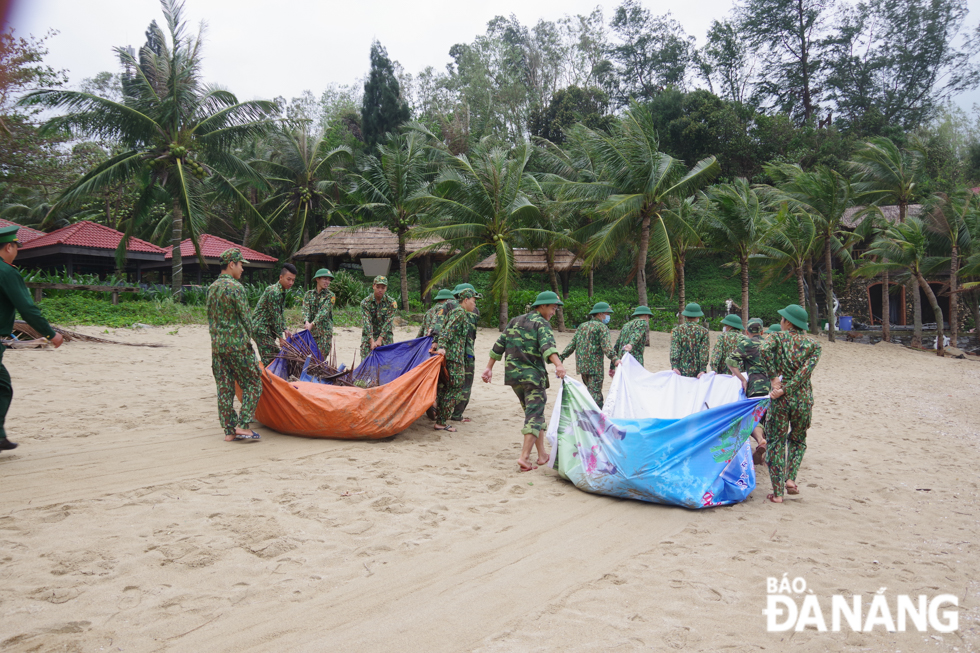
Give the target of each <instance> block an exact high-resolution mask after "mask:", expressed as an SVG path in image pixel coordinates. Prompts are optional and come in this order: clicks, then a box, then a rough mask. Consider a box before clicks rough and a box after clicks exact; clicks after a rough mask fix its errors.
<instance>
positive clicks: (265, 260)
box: [144, 234, 279, 285]
mask: <svg viewBox="0 0 980 653" xmlns="http://www.w3.org/2000/svg"><path fill="white" fill-rule="evenodd" d="M197 244H198V245H200V246H201V256H203V257H204V262H205V263H207V268H202V267H201V263H200V262H199V261H198V260H197V253H196V252H195V251H194V243H193V242H191V239H190V238H188V239H187V240H184V241H182V242H181V243H180V258H181V263H182V265H183V268H184V283H188V282H189V281H190V280H191V279H194V280H196V283H197V285H201V284H202V283H203V282H204V280H205V278H207V279H211V278H216V277H217V276H218V275H219V274H221V266H220V265H219V264H218V257H219V256H221V253H222V252H224V251H225V250H227V249H231V248H233V247H234V248H236V249H239V250H241V252H242V256H244V257H245V260H246V261H248V263H246V264H245V275H246V279H247V280H248V281H251V280H252V273H253V272H254V271H255V270H263V269H268V268H273V267H276V265H277V264H278V263H279V259H277V258H275V257H273V256H269V255H268V254H263V253H262V252H258V251H256V250H254V249H251V248H250V247H245V246H244V245H239V244H238V243H233V242H231V241H230V240H225V239H224V238H219V237H218V236H212V235H211V234H201V235H200V236H199V237H198V239H197ZM164 251H165V252H166V253H165V255H164V260H163V262H162V263H160V264H157V265H153V266H152V267H154V268H159V269H160V271H161V276H162V277H167V276H170V273H171V269H172V267H173V263H174V253H173V252H174V248H173V245H171V246H170V247H165V248H164ZM149 267H151V266H144V269H148V268H149Z"/></svg>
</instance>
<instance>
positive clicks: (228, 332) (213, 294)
mask: <svg viewBox="0 0 980 653" xmlns="http://www.w3.org/2000/svg"><path fill="white" fill-rule="evenodd" d="M218 261H219V262H220V263H221V275H220V276H219V277H218V278H217V279H216V280H215V282H214V283H212V284H211V287H210V288H208V299H207V309H208V331H209V332H210V334H211V372H212V373H213V374H214V381H215V383H216V384H217V386H218V417H219V419H220V421H221V428H223V429H224V431H225V441H226V442H232V441H234V440H258V439H259V434H258V433H256V432H255V431H252V430H251V429H249V428H248V426H249V424H251V422H252V415H253V414H254V413H255V407H256V405H258V403H259V397H260V396H261V394H262V372H261V371H260V370H259V365H258V363H256V361H255V352H254V351H252V347H251V345H250V344H249V339H250V338H251V337H252V333H251V327H250V323H249V313H248V299H247V298H246V296H245V288H243V287H242V284H240V283H238V279H240V278H241V276H242V271H243V270H244V263H246V261H245V258H244V257H242V253H241V251H239V250H237V249H229V250H226V251H225V252H223V253H222V254H221V256H220V257H219V258H218ZM236 381H237V382H238V385H239V386H241V388H242V407H241V412H240V413H239V414H238V415H236V414H235V382H236Z"/></svg>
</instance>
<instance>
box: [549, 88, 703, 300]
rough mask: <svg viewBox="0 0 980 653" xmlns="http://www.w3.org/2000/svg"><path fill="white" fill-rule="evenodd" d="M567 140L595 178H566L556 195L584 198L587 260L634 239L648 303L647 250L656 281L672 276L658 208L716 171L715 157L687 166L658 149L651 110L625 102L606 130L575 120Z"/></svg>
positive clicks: (640, 283)
mask: <svg viewBox="0 0 980 653" xmlns="http://www.w3.org/2000/svg"><path fill="white" fill-rule="evenodd" d="M568 140H569V141H572V142H573V143H575V144H576V146H578V147H580V148H581V149H583V150H584V151H586V152H588V157H589V159H590V160H591V161H593V165H594V168H595V177H596V178H595V180H594V181H569V182H568V183H566V184H565V187H564V189H563V190H562V193H561V196H562V197H563V198H565V199H574V200H579V201H588V202H591V204H592V209H591V213H592V216H593V218H594V219H595V223H594V231H595V233H594V234H593V235H592V236H591V237H590V238H589V241H588V252H589V253H588V256H587V258H586V263H593V262H595V261H607V260H609V259H611V258H612V257H613V256H615V255H616V253H617V251H618V249H619V246H620V245H622V244H623V243H625V242H630V241H632V242H636V243H637V253H636V285H637V293H638V295H639V303H640V304H642V305H646V304H647V275H646V266H647V261H648V255H649V254H650V253H651V252H652V256H650V258H652V259H653V264H654V269H655V270H656V273H657V275H658V276H659V277H660V279H661V281H663V282H665V283H667V284H672V283H673V277H674V265H673V256H672V255H671V249H670V248H671V243H670V236H669V234H668V232H667V228H666V225H665V224H664V220H663V215H662V214H663V211H665V210H667V209H668V208H669V203H670V200H671V199H674V198H684V197H687V196H688V195H690V194H691V193H692V192H694V191H695V190H697V189H698V188H700V187H702V186H704V185H706V184H707V183H709V182H710V181H711V180H712V179H713V178H714V177H715V176H717V174H718V173H719V171H720V168H719V166H718V162H717V161H716V160H715V158H714V157H708V158H706V159H703V160H702V161H700V162H698V163H697V164H696V165H695V166H694V167H693V168H691V169H690V170H688V169H687V166H685V165H684V163H683V162H682V161H680V160H679V159H675V158H674V157H672V156H670V155H668V154H664V153H663V152H661V151H660V149H659V148H660V145H659V142H658V140H657V135H656V128H655V124H654V121H653V116H652V114H651V113H650V110H649V109H647V108H646V107H644V106H641V105H639V104H637V103H633V104H631V105H630V108H629V109H628V110H627V111H626V112H625V114H624V115H623V116H622V118H621V119H620V120H618V121H616V122H614V123H613V124H612V125H611V126H610V128H609V131H608V132H605V131H596V130H592V129H589V128H588V127H585V126H584V125H582V124H577V125H575V126H573V127H572V128H571V129H570V130H569V134H568Z"/></svg>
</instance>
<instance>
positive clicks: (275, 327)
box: [252, 263, 296, 365]
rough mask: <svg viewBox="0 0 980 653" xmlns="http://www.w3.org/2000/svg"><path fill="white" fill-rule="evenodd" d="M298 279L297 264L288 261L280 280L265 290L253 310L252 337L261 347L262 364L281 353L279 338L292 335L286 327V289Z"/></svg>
mask: <svg viewBox="0 0 980 653" xmlns="http://www.w3.org/2000/svg"><path fill="white" fill-rule="evenodd" d="M295 281H296V266H294V265H293V264H292V263H286V264H285V265H283V266H282V271H281V272H280V273H279V281H277V282H275V283H274V284H272V285H271V286H269V287H268V288H266V289H265V290H264V291H262V295H261V296H260V297H259V301H258V303H257V304H255V308H254V309H253V310H252V337H253V339H254V340H255V344H256V346H258V348H259V356H261V357H262V364H263V365H269V364H270V363H271V362H272V361H273V360H275V358H276V356H278V355H279V349H280V347H279V345H277V344H276V339H277V338H283V339H285V338H288V337H289V336H291V335H292V333H290V331H289V330H288V329H286V316H285V311H286V291H287V290H289V289H290V288H292V287H293V282H295Z"/></svg>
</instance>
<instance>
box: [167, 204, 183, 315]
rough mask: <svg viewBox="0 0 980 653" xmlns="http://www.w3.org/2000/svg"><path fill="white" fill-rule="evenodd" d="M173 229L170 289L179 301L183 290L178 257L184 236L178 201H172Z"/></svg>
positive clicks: (181, 272)
mask: <svg viewBox="0 0 980 653" xmlns="http://www.w3.org/2000/svg"><path fill="white" fill-rule="evenodd" d="M173 222H174V229H173V236H172V237H171V240H172V241H173V261H174V262H173V274H172V275H171V280H170V288H171V290H173V293H174V300H175V301H178V302H179V301H180V299H181V291H182V290H183V289H184V262H183V260H182V259H181V256H180V239H181V238H182V237H183V236H184V211H183V209H181V208H180V200H176V199H175V200H174V220H173Z"/></svg>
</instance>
